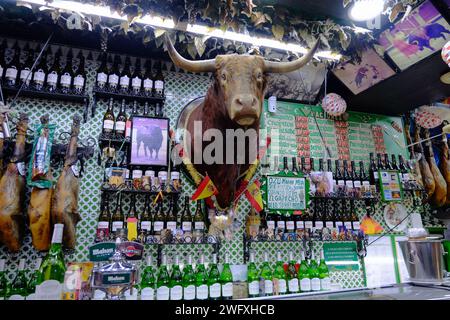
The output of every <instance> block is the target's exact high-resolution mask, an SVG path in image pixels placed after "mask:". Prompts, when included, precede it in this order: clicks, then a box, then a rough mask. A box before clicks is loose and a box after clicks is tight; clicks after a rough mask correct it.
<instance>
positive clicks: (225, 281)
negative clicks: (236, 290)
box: [219, 253, 233, 300]
mask: <svg viewBox="0 0 450 320" xmlns="http://www.w3.org/2000/svg"><path fill="white" fill-rule="evenodd" d="M219 281H220V284H221V286H222V299H223V300H231V299H232V298H233V273H232V272H231V268H230V258H229V256H228V253H225V262H224V264H223V268H222V272H221V273H220V277H219Z"/></svg>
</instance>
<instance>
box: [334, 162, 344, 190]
mask: <svg viewBox="0 0 450 320" xmlns="http://www.w3.org/2000/svg"><path fill="white" fill-rule="evenodd" d="M335 165H336V174H335V175H336V181H337V185H338V186H340V187H344V186H345V178H344V172H343V171H341V165H340V161H339V160H336V161H335Z"/></svg>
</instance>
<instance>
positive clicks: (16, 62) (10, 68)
mask: <svg viewBox="0 0 450 320" xmlns="http://www.w3.org/2000/svg"><path fill="white" fill-rule="evenodd" d="M12 49H13V50H14V55H13V58H12V60H11V61H10V62H9V63H8V64H7V65H6V67H5V69H6V71H5V84H6V85H7V86H9V87H14V86H15V85H16V83H17V78H18V74H19V69H20V48H19V44H18V42H17V41H16V43H15V44H14V46H13V47H12Z"/></svg>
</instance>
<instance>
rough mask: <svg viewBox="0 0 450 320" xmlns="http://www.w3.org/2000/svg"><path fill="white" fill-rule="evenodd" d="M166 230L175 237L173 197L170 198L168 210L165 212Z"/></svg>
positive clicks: (175, 217)
mask: <svg viewBox="0 0 450 320" xmlns="http://www.w3.org/2000/svg"><path fill="white" fill-rule="evenodd" d="M166 229H168V230H170V231H171V232H172V235H175V234H176V232H177V212H175V204H174V200H173V197H170V201H169V210H168V211H167V216H166Z"/></svg>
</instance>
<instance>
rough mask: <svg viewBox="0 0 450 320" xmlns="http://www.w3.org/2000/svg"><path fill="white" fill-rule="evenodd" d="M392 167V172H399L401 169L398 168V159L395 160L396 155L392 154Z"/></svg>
mask: <svg viewBox="0 0 450 320" xmlns="http://www.w3.org/2000/svg"><path fill="white" fill-rule="evenodd" d="M391 159H392V160H391V167H392V170H396V171H399V167H398V165H397V159H396V158H395V154H392V155H391Z"/></svg>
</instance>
